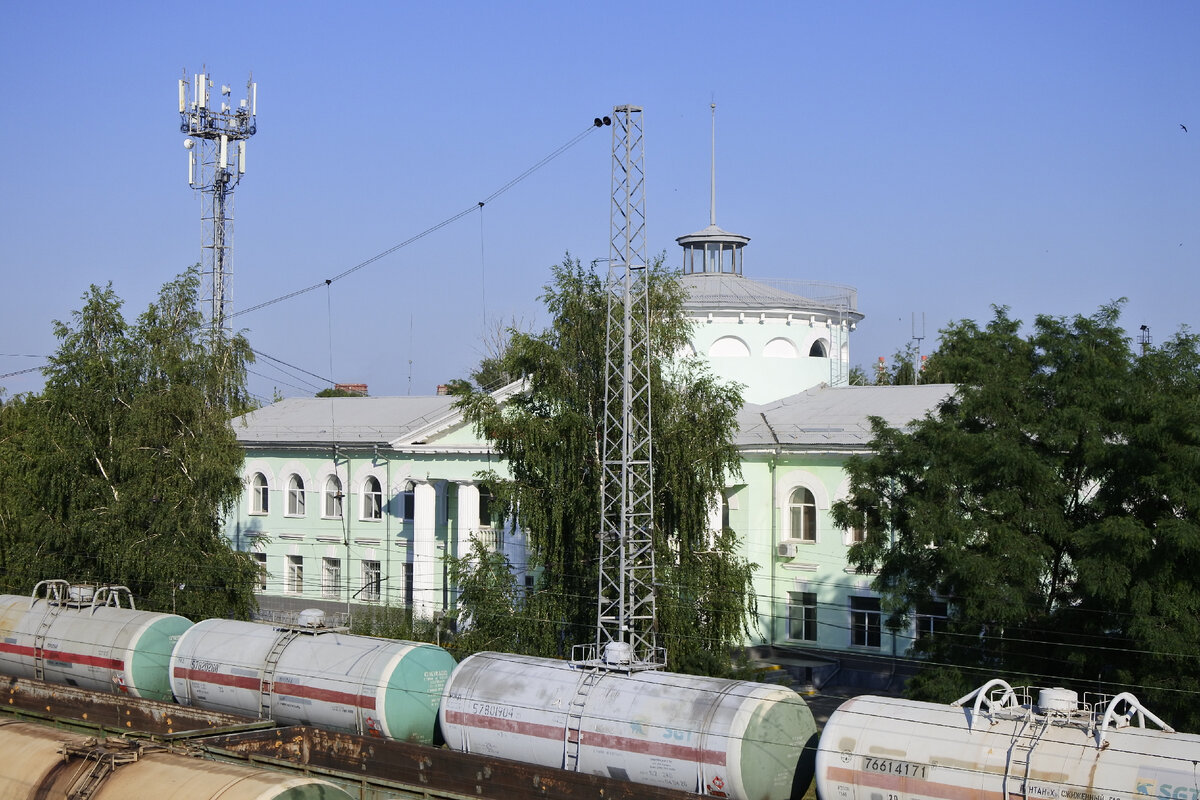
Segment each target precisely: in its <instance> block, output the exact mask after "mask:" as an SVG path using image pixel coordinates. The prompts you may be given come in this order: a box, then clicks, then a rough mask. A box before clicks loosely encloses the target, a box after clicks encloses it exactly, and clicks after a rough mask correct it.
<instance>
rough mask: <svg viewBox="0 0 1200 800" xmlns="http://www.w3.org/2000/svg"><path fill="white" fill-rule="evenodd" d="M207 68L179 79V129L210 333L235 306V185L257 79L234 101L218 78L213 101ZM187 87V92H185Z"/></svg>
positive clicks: (251, 129)
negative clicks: (194, 203) (193, 199)
mask: <svg viewBox="0 0 1200 800" xmlns="http://www.w3.org/2000/svg"><path fill="white" fill-rule="evenodd" d="M212 87H213V81H212V78H211V77H210V76H209V75H208V72H207V69H206V70H205V71H204V72H199V73H196V74H194V75H193V76H192V81H190V82H189V81H188V79H187V71H186V70H184V77H182V78H180V80H179V131H180V133H183V134H186V138H185V139H184V140H183V146H184V149H186V150H187V152H188V185H189V186H191V187H192V188H193V189H195V190H197V191H198V192H199V193H200V196H201V206H200V223H201V242H200V247H201V260H200V263H201V271H202V273H203V275H204V286H203V288H202V290H201V291H202V295H201V303H202V304H203V305H204V312H205V314H206V316H207V317H208V321H209V325H210V326H211V329H212V331H213V333H222V334H226V333H228V332H229V331H228V327H229V317H230V315H231V314H230V312H231V309H232V306H233V190H234V189H235V188H236V187H237V185H238V183H239V181H240V180H241V178H242V175H244V174H246V143H247V142H248V141H249V139H250V137H251V136H253V135H254V134H255V133H257V132H258V125H257V114H258V84H256V83H254V78H253V76H251V77H250V79H249V80H247V81H246V97H245V98H244V99H242V100H240V101H238V103H237V105H236V106H235V105H233V99H232V94H233V89H232V88H231V87H230V86H228V85H226V84H222V85H221V87H220V92H221V100H220V105H219V107H217V108H213V107H212V100H211V98H210V92H209V90H210V89H211V88H212ZM189 90H190V93H189Z"/></svg>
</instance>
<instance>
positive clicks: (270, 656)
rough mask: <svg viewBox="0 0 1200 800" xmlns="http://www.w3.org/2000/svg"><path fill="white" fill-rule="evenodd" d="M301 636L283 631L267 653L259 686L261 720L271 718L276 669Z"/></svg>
mask: <svg viewBox="0 0 1200 800" xmlns="http://www.w3.org/2000/svg"><path fill="white" fill-rule="evenodd" d="M299 635H300V631H298V630H295V629H290V630H289V629H282V630H280V631H279V638H277V639H276V640H275V643H274V644H272V645H271V649H270V650H269V651H268V652H267V658H266V663H265V664H264V665H263V671H262V678H261V682H260V684H259V692H260V694H259V698H258V716H259V719H270V718H271V697H272V696H273V694H274V688H273V686H274V683H275V668H276V667H277V666H279V658H280V656H282V655H283V651H284V650H285V649H286V648H287V646H288V645H289V644H291V643H292V640H293V639H295V638H296V637H297V636H299Z"/></svg>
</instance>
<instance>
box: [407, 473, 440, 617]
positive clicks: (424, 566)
mask: <svg viewBox="0 0 1200 800" xmlns="http://www.w3.org/2000/svg"><path fill="white" fill-rule="evenodd" d="M412 559H413V616H414V617H420V618H423V619H431V618H432V617H433V611H434V609H435V608H437V606H438V604H437V575H436V571H437V570H438V569H439V567H440V565H439V563H438V558H437V487H435V486H434V485H433V484H432V483H430V482H429V481H415V486H414V487H413V554H412Z"/></svg>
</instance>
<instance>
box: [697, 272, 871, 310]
mask: <svg viewBox="0 0 1200 800" xmlns="http://www.w3.org/2000/svg"><path fill="white" fill-rule="evenodd" d="M679 280H680V283H682V284H683V287H684V288H685V289H686V290H687V299H686V300H685V301H684V307H685V308H687V310H688V311H690V312H692V313H697V312H699V313H703V312H708V311H735V312H736V311H782V312H790V313H795V314H811V313H821V314H830V313H841V314H842V315H843V316H844V317H845V318H846V319H848V320H860V319H862V317H863V315H862V314H860V313H858V312H857V311H856V310H855V308H854V299H853V297H852V295H851V294H850V293H851V292H852V290H850V289H848V288H846V287H835V288H838V289H841V290H842V292H843V295H844V296H842V297H839V298H837V299H836V300H835V299H833V298H821V299H813V298H811V297H806V296H804V295H802V294H796V293H795V292H790V291H788V290H787V289H785V288H782V287H781V286H772V285H770V284H768V283H764V282H761V281H756V280H752V279H750V278H746V277H743V276H741V275H730V274H726V273H717V272H694V273H691V274H689V275H681V276H680V278H679ZM811 285H813V286H818V285H819V284H811ZM823 288H825V289H828V288H829V287H828V286H823ZM839 300H840V301H841V302H838V301H839Z"/></svg>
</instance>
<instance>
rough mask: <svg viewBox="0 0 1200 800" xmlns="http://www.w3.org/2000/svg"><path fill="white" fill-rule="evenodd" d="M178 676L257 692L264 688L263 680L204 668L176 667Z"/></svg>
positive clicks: (175, 673) (175, 674) (176, 675)
mask: <svg viewBox="0 0 1200 800" xmlns="http://www.w3.org/2000/svg"><path fill="white" fill-rule="evenodd" d="M173 674H174V676H175V677H176V678H186V679H187V680H189V681H196V682H198V683H211V684H214V685H216V686H232V687H234V688H235V689H251V690H253V691H255V692H257V691H261V690H262V681H260V680H259V679H258V678H250V677H246V676H244V675H227V674H225V673H223V672H210V671H208V670H204V669H188V668H187V667H176V668H175V672H174V673H173Z"/></svg>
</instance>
